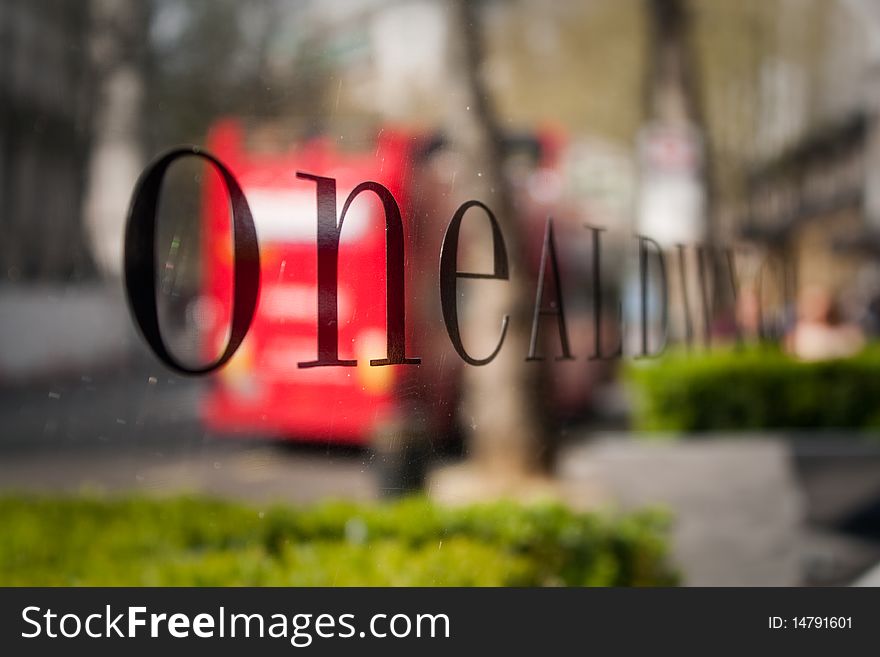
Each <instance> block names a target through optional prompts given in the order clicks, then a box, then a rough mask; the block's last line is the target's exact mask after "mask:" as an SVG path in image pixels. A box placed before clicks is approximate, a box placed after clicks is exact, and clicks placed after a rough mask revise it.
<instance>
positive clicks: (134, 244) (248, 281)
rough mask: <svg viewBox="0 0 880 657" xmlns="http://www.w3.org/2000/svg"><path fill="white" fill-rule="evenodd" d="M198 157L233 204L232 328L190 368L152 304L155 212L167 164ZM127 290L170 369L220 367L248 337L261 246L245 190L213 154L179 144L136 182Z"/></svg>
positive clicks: (127, 246)
mask: <svg viewBox="0 0 880 657" xmlns="http://www.w3.org/2000/svg"><path fill="white" fill-rule="evenodd" d="M190 155H192V156H195V157H200V158H202V159H204V160H207V161H208V162H210V163H211V165H213V167H214V169H215V170H216V171H217V172H218V173H219V174H220V176H221V177H222V178H223V183H224V185H225V187H226V192H227V194H228V195H229V200H230V203H231V205H232V237H233V240H232V242H233V256H234V266H233V296H232V330H231V332H230V335H229V341H228V342H227V343H226V348H225V349H224V350H223V353H222V354H220V356H219V357H218V358H217V360H215V361H213V362H211V363H208V364H207V365H202V366H197V367H189V366H187V365H186V364H184V363H182V362H181V361H180V360H178V359H177V358H176V357H175V356H174V354H172V353H171V351H170V350H169V349H168V347H167V345H166V344H165V341H164V340H163V339H162V332H161V329H160V328H159V313H158V308H157V304H156V258H155V249H156V210H157V207H158V203H159V194H160V192H161V189H162V181H163V180H164V178H165V174H166V172H167V171H168V168H169V167H170V166H171V164H172V163H174V162H175V161H176V160H178V159H180V158H182V157H186V156H190ZM124 269H125V291H126V296H127V298H128V304H129V307H130V309H131V313H132V315H133V317H134V320H135V323H136V324H137V326H138V328H139V329H140V331H141V333H142V334H143V336H144V339H146V341H147V344H149V345H150V348H151V349H152V350H153V353H154V354H156V356H157V357H158V358H159V360H161V361H162V362H163V363H165V364H166V365H167V366H168V367H170V368H171V369H173V370H175V371H177V372H180V373H182V374H207V373H209V372H212V371H214V370H216V369H218V368H220V367H222V366H223V365H224V364H225V363H226V362H227V361H228V360H229V359H230V358H232V355H233V354H234V353H235V351H236V350H237V349H238V347H239V346H240V345H241V342H242V340H244V337H245V335H247V332H248V329H249V328H250V325H251V321H252V320H253V318H254V312H255V310H256V307H257V298H258V296H259V293H260V249H259V245H258V243H257V232H256V229H255V228H254V219H253V216H252V215H251V210H250V207H248V204H247V200H246V199H245V196H244V192H243V191H242V190H241V187H240V186H239V184H238V182H237V181H236V180H235V178H234V177H233V175H232V173H231V172H230V171H229V169H228V168H227V167H226V166H225V165H224V164H223V163H222V162H221V161H220V160H218V159H217V158H216V157H214V156H213V155H211V154H210V153H207V152H205V151H203V150H201V149H200V148H199V147H197V146H182V147H179V148H175V149H173V150H170V151H168V152H167V153H165V154H164V155H161V156H159V157H158V158H157V159H156V160H154V161H153V162H152V163H151V164H150V165H149V166H148V167H147V168H146V170H145V171H144V173H143V174H142V175H141V177H140V179H139V180H138V182H137V185H135V189H134V193H133V195H132V199H131V206H130V207H129V210H128V219H127V221H126V226H125V252H124Z"/></svg>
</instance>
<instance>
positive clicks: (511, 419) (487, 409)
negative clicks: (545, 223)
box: [435, 0, 546, 499]
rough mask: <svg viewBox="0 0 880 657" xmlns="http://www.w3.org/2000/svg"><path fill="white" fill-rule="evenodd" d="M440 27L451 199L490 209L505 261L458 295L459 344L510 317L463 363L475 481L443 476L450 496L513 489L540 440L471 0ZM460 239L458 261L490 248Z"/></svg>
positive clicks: (517, 265)
mask: <svg viewBox="0 0 880 657" xmlns="http://www.w3.org/2000/svg"><path fill="white" fill-rule="evenodd" d="M449 30H450V31H449V45H450V55H451V65H452V76H451V77H452V82H451V85H450V86H451V90H450V91H451V93H450V94H449V96H448V97H449V99H450V102H449V104H450V107H449V132H450V138H451V141H452V147H453V149H454V151H455V153H456V155H457V156H458V158H459V159H458V161H459V163H460V165H459V167H458V169H457V170H456V176H457V183H456V188H457V189H456V192H458V193H460V194H462V196H461V197H460V198H458V199H457V201H462V200H467V199H470V198H473V199H477V200H481V201H483V202H484V203H486V205H487V206H489V208H491V209H492V211H493V213H494V214H495V216H496V218H497V220H498V223H499V225H500V228H501V232H502V233H503V235H504V241H505V245H506V247H507V255H508V262H509V265H510V280H509V281H506V282H504V283H494V282H493V283H487V282H480V283H476V284H475V285H474V286H473V287H471V288H468V289H467V290H466V292H465V295H464V297H463V298H460V299H459V303H460V306H461V307H460V312H461V326H462V334H463V336H464V340H465V342H466V344H474V345H494V344H496V343H497V340H498V338H499V335H500V329H499V327H500V323H501V318H502V317H503V316H504V315H509V316H510V322H509V326H508V330H507V334H506V338H505V341H504V344H503V346H502V348H501V350H500V351H499V353H498V355H497V356H496V358H495V359H494V360H493V361H492V362H491V363H489V364H487V365H483V366H472V365H467V366H465V368H464V374H463V399H462V403H461V407H460V417H461V419H462V424H463V428H464V429H465V432H466V440H467V453H468V456H469V464H468V465H467V466H466V468H470V471H471V479H476V480H478V481H472V482H471V483H472V484H473V486H471V488H470V490H468V486H467V484H464V483H463V482H462V481H461V480H460V479H459V480H457V481H456V482H450V489H452V488H453V487H455V490H450V493H451V494H453V495H454V496H455V497H456V498H459V499H461V498H463V497H468V496H471V497H487V496H488V497H491V496H496V495H508V494H512V493H513V494H516V493H518V492H521V491H519V490H517V489H516V487H517V486H520V485H521V483H522V481H523V479H524V478H535V475H539V474H540V473H541V470H542V465H543V464H544V463H545V461H546V459H544V458H543V457H544V456H545V454H544V452H545V445H546V443H545V441H544V438H545V435H544V428H543V427H542V425H541V422H540V420H539V417H540V415H539V413H538V407H539V403H538V402H539V399H538V396H537V395H538V390H537V385H536V384H537V380H538V379H537V375H538V372H539V364H538V363H534V362H526V360H525V356H526V352H527V345H528V342H529V332H530V329H531V326H530V319H531V305H530V303H529V300H530V299H534V295H535V290H534V283H533V282H531V283H530V282H529V280H528V276H527V272H526V271H525V268H524V263H525V258H524V248H523V225H522V221H521V218H520V217H518V216H517V213H516V207H515V203H514V197H513V193H512V190H511V186H510V182H509V180H508V178H507V176H506V175H505V163H504V139H503V134H502V131H501V128H500V126H499V121H498V117H497V115H496V113H495V108H494V107H493V104H492V102H491V97H490V93H489V91H488V89H487V85H486V82H485V79H484V77H483V67H484V61H485V33H484V30H483V28H482V25H481V20H480V8H479V3H476V2H469V1H468V0H457V1H456V2H455V3H454V5H453V9H452V17H451V23H450V28H449ZM464 194H467V197H465V196H464ZM470 212H473V213H474V215H473V216H472V217H468V218H467V219H466V221H465V223H468V221H472V222H474V223H475V224H477V223H480V222H486V217H485V216H483V215H482V213H481V212H480V211H479V210H476V209H474V210H471V211H470ZM465 234H466V233H465V230H464V229H463V230H462V235H465ZM468 235H469V236H471V237H473V239H469V241H468V242H464V241H463V242H462V244H461V247H460V250H461V253H462V259H463V261H465V262H467V261H468V254H471V255H472V256H474V255H476V254H483V261H484V260H485V254H491V253H492V238H491V234H490V232H489V231H488V230H474V231H472V233H468ZM471 259H473V258H471ZM460 268H463V266H460ZM470 271H474V270H473V269H471V270H470ZM480 356H481V357H483V356H485V354H480ZM435 492H436V491H435Z"/></svg>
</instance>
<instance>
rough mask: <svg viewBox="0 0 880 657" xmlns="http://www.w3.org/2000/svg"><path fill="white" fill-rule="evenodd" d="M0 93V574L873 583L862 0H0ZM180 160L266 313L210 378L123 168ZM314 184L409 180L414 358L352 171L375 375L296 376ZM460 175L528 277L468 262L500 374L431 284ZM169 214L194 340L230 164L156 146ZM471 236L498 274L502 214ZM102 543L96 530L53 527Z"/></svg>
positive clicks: (215, 186) (353, 290)
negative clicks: (156, 323)
mask: <svg viewBox="0 0 880 657" xmlns="http://www.w3.org/2000/svg"><path fill="white" fill-rule="evenodd" d="M0 117H2V120H0V222H2V223H0V225H2V226H3V229H2V239H0V495H2V498H0V514H2V515H0V524H2V525H3V526H4V527H5V529H4V530H3V532H2V534H3V537H2V538H0V542H3V543H4V544H3V546H2V547H0V583H4V582H5V583H17V584H28V583H46V584H78V583H96V582H97V583H122V584H126V583H133V584H139V583H144V584H155V583H159V584H165V583H177V584H180V583H183V584H189V583H196V584H200V583H201V584H241V583H244V584H247V583H256V584H264V583H278V584H310V583H311V584H348V583H356V584H412V583H415V584H427V585H430V584H444V583H453V584H456V583H457V584H490V585H497V584H529V585H532V584H581V585H592V584H621V585H642V584H647V585H650V584H669V583H673V582H678V583H682V584H686V585H713V584H715V585H774V586H775V585H798V584H819V585H826V584H829V585H839V584H851V583H880V579H878V577H880V575H878V574H877V573H878V572H880V571H873V572H872V569H873V568H874V566H875V564H876V563H877V562H878V561H880V441H878V437H877V430H878V427H880V348H878V346H877V345H876V340H877V337H878V334H880V266H878V255H880V122H878V121H880V118H878V117H880V8H878V6H877V5H876V3H873V2H871V0H834V1H832V0H827V1H826V0H770V1H766V0H746V1H742V2H728V1H724V0H699V1H698V0H583V1H576V0H569V1H563V0H556V1H550V2H547V1H539V0H474V1H472V2H467V1H465V0H349V1H343V0H339V1H336V0H333V1H323V2H319V1H317V0H308V1H303V2H294V1H284V0H254V1H253V2H248V3H243V2H236V1H235V0H214V1H211V2H208V1H207V0H150V1H147V2H140V3H133V2H128V3H127V2H121V1H115V0H88V1H86V2H74V1H72V0H70V1H64V0H56V1H52V0H41V1H36V2H35V1H33V0H6V2H3V3H2V4H0ZM182 144H192V145H196V146H198V147H200V148H202V149H205V150H206V151H208V152H210V153H213V154H214V155H215V156H217V157H218V158H219V159H220V160H221V161H222V162H223V163H225V165H226V166H228V168H229V169H230V170H231V171H232V172H233V173H234V174H235V176H236V178H237V180H238V182H239V183H240V184H241V186H242V188H243V190H244V193H245V195H246V198H247V200H248V204H249V206H250V209H251V211H252V214H253V221H254V224H255V227H256V230H257V235H258V238H259V243H260V255H261V280H262V282H261V292H260V301H259V306H258V309H257V312H256V316H255V318H254V321H253V324H252V326H251V329H250V332H249V333H248V336H247V338H246V339H245V341H244V343H243V344H242V345H241V347H240V348H239V350H238V351H237V353H236V354H235V356H234V357H233V358H232V360H231V361H230V362H229V363H228V365H226V366H225V367H224V368H222V369H221V370H220V371H218V372H216V373H213V374H210V375H208V376H203V377H194V376H189V377H187V376H179V375H177V374H174V373H173V372H171V370H169V369H168V368H167V367H165V366H164V365H163V364H162V363H161V362H159V360H158V359H157V358H156V357H155V355H154V354H152V353H151V352H150V350H149V349H148V347H147V346H146V343H145V342H144V341H143V340H142V338H141V336H140V335H139V334H138V331H137V328H136V325H135V323H134V321H133V319H132V317H131V315H130V313H129V310H128V304H127V301H126V298H125V293H124V286H123V265H124V263H123V259H122V254H123V248H122V245H123V238H124V231H125V222H126V216H127V211H128V207H129V203H130V201H131V197H132V192H133V190H134V188H135V185H136V182H137V180H138V177H139V175H140V174H141V172H142V171H143V170H144V169H145V167H147V165H148V164H149V162H151V161H152V160H154V159H155V158H156V157H157V156H159V155H160V154H161V153H163V152H165V151H167V150H169V149H170V148H172V147H175V146H179V145H182ZM297 172H305V173H308V174H311V175H316V176H325V177H332V178H334V179H336V181H337V183H336V184H337V210H341V208H342V204H343V203H344V201H345V199H346V198H347V197H348V195H349V193H350V192H351V190H352V189H354V187H356V186H357V185H358V184H359V183H361V182H363V181H368V180H369V181H377V182H380V183H381V184H382V185H384V186H385V187H387V188H388V189H390V190H391V192H392V193H393V194H394V197H395V199H396V200H397V203H398V204H399V206H400V209H401V212H402V216H403V225H404V233H405V254H406V277H405V280H406V322H407V331H406V334H407V350H408V352H409V354H408V355H412V356H418V357H420V358H421V364H419V365H418V366H415V365H407V366H390V367H370V366H369V361H370V359H381V358H384V357H385V356H386V352H385V349H386V326H385V324H386V314H387V309H386V298H385V283H386V271H385V239H384V236H385V233H384V230H383V226H384V223H383V221H384V220H383V216H382V207H381V204H380V203H379V202H378V201H377V199H376V198H375V197H374V196H371V195H370V194H369V193H364V194H362V195H361V196H358V197H357V201H355V202H353V204H352V206H351V210H350V212H349V213H348V215H347V216H346V218H345V224H344V229H343V231H342V233H341V234H342V238H341V244H340V248H339V323H338V331H339V357H340V358H342V359H352V360H356V361H357V365H356V366H355V367H331V368H309V369H303V368H300V367H298V365H297V364H298V363H300V362H305V361H311V360H314V359H315V358H316V356H317V346H316V337H317V329H316V322H317V273H316V257H317V256H316V248H315V240H316V233H317V228H316V225H317V224H316V202H315V183H314V182H313V181H311V180H308V179H304V178H302V177H299V178H298V177H297ZM471 199H476V200H479V201H482V202H483V203H485V204H486V206H487V207H488V208H490V209H491V211H492V212H493V213H494V215H495V216H496V218H497V221H498V224H499V227H500V229H501V232H502V234H503V236H504V242H505V246H506V252H507V257H508V260H509V269H510V272H509V273H510V276H509V280H479V279H460V280H459V281H458V287H457V290H456V299H457V303H458V305H457V309H458V314H459V317H458V319H459V321H460V325H461V333H462V341H463V347H464V349H466V351H467V352H468V353H469V354H470V355H471V356H473V357H474V358H475V359H481V358H485V357H486V356H488V355H489V354H491V353H492V352H493V349H494V348H495V346H496V345H497V344H498V341H499V336H500V335H501V327H502V317H504V316H508V317H509V324H508V326H507V329H506V333H505V334H504V342H503V344H502V346H501V348H500V350H499V351H498V354H497V356H496V357H495V358H494V360H492V361H491V362H490V363H488V364H486V365H482V366H477V365H471V364H467V363H465V362H464V361H463V359H462V358H461V357H460V356H459V354H457V353H456V350H455V348H454V346H453V344H452V342H451V341H450V338H449V336H448V335H447V328H446V326H445V324H444V317H443V314H442V312H441V303H440V291H439V275H438V270H439V261H440V250H441V244H442V242H443V238H444V234H445V231H446V227H447V224H448V223H449V221H450V219H451V218H452V216H453V214H454V213H455V211H456V209H457V208H458V207H459V206H460V205H461V204H462V203H464V202H466V201H468V200H471ZM548 218H552V239H549V237H548V235H549V233H548ZM157 221H158V236H157V240H156V244H155V245H154V252H155V259H156V263H157V280H156V296H157V299H158V305H159V318H160V324H161V326H162V330H163V335H164V338H165V340H166V342H167V344H168V345H169V347H170V348H171V350H172V351H173V353H174V354H175V355H176V357H178V358H179V359H180V360H181V361H182V362H184V363H187V364H189V365H191V366H198V365H200V364H205V363H207V362H209V361H211V360H213V359H215V358H216V357H217V355H218V354H219V353H220V352H221V351H222V350H223V347H224V345H225V342H226V339H227V334H228V332H229V323H230V315H231V300H232V294H233V278H232V264H233V245H232V233H231V223H230V210H229V205H228V201H227V196H226V193H225V190H224V187H223V184H222V180H221V178H220V176H219V175H218V173H217V171H216V170H214V169H212V168H211V167H210V166H208V165H207V164H206V163H205V162H204V161H202V160H199V159H196V158H186V159H183V160H180V161H178V162H176V163H175V164H174V165H172V167H171V168H170V170H169V172H168V175H167V176H166V178H165V181H164V185H163V188H162V198H161V201H160V203H159V207H158V212H157ZM639 235H641V236H645V237H647V238H650V242H647V241H644V240H643V241H642V242H640V241H639V239H638V238H637V236H639ZM548 240H549V241H548ZM640 244H641V246H642V247H643V248H644V252H643V254H642V256H644V257H641V256H640V251H639V247H640ZM551 245H552V253H551V249H550V247H551ZM147 246H149V245H147ZM457 253H458V261H459V263H458V268H459V271H463V272H465V271H466V272H482V273H487V274H491V273H492V272H493V265H495V264H496V263H495V262H494V261H493V258H492V253H493V235H492V232H491V231H490V224H489V223H488V220H487V217H486V213H485V212H484V211H483V210H480V209H478V208H472V209H471V210H469V211H468V213H467V215H466V219H465V220H464V222H463V225H462V230H461V239H460V247H459V249H458V251H457ZM660 254H662V258H663V263H664V268H663V272H664V276H661V269H660V267H659V266H658V257H659V255H660ZM542 256H543V258H542ZM551 256H553V257H551ZM554 259H555V261H556V263H555V264H556V265H557V266H558V272H559V273H558V277H557V276H556V274H555V272H554V269H553V263H552V262H551V260H554ZM640 265H641V269H640ZM597 274H598V276H597ZM539 281H542V282H543V285H539ZM664 290H665V292H664ZM644 356H648V357H644ZM183 494H186V495H196V496H198V500H199V501H193V500H191V499H181V498H180V495H183ZM411 496H414V497H415V498H416V499H415V500H409V501H404V502H403V506H400V505H399V504H400V503H399V502H398V503H395V502H394V501H393V500H394V499H396V498H408V497H411ZM327 500H343V501H346V503H351V504H354V506H341V507H332V508H329V507H325V506H321V505H322V504H323V503H325V502H326V501H327ZM499 500H504V502H503V503H502V504H505V505H506V506H490V507H487V508H484V507H480V508H481V509H483V510H482V511H476V512H474V513H477V514H478V515H475V516H468V515H467V513H468V511H467V509H469V508H471V506H470V505H473V504H493V503H497V502H498V501H499ZM200 504H201V505H204V506H199V505H200ZM275 504H278V505H281V506H271V505H275ZM395 504H397V506H395ZM535 504H538V507H534V506H533V505H535ZM163 505H164V506H163ZM188 505H193V506H188ZM315 505H318V506H317V507H316V506H315ZM646 508H647V509H653V510H651V511H649V512H648V513H649V515H648V516H642V515H638V514H641V513H643V511H642V510H643V509H646ZM328 509H329V510H328ZM462 509H464V510H462ZM536 509H537V510H536ZM383 513H384V514H387V515H382V514H383ZM456 513H462V514H464V515H463V516H462V517H459V516H457V515H455V514H456ZM480 513H482V514H484V515H479V514H480ZM286 514H293V515H290V516H288V515H286ZM296 514H303V515H301V516H298V515H296ZM308 514H316V515H314V516H310V515H308ZM322 514H323V515H322ZM529 514H532V515H529ZM631 514H636V515H631ZM651 514H653V515H651ZM190 516H192V517H195V516H198V517H199V518H200V520H198V522H196V521H192V522H193V523H194V525H193V526H192V527H189V526H188V524H187V523H188V522H190V520H187V518H188V517H190ZM316 518H317V519H316ZM462 518H464V519H462ZM264 520H265V521H266V522H263V521H264ZM269 521H271V523H270V522H269ZM322 522H324V523H326V527H328V528H331V527H332V529H327V532H328V533H326V534H321V532H320V531H318V530H316V529H315V527H316V526H325V525H321V524H320V523H322ZM315 523H317V525H316V524H315ZM593 523H599V524H593ZM600 525H601V528H600ZM135 526H137V527H140V529H138V530H137V532H135V534H136V535H135V536H134V538H131V539H130V542H131V544H129V543H126V544H125V547H124V548H123V547H121V543H118V542H117V540H121V539H118V536H117V534H118V535H123V534H125V535H128V534H129V533H132V532H134V529H133V528H134V527H135ZM414 527H415V528H419V527H421V529H414ZM516 527H519V528H520V529H521V532H520V533H517V531H519V530H515V528H516ZM545 529H546V531H545ZM114 532H116V533H114ZM154 532H155V533H154ZM542 532H543V533H542ZM397 535H400V536H402V538H399V539H393V540H392V538H391V537H393V536H397ZM599 535H601V539H600V538H596V536H599ZM147 536H149V538H147ZM181 536H197V537H201V538H193V539H191V540H190V539H182V538H181ZM218 536H223V537H226V538H218ZM573 536H576V537H577V538H572V537H573ZM279 537H280V538H279ZM331 537H332V538H331ZM413 537H418V538H413ZM487 537H489V538H487ZM435 539H436V540H435ZM126 540H128V539H126ZM398 540H399V544H398V543H397V542H395V541H398ZM46 541H48V542H50V543H51V544H52V546H51V547H46V548H41V549H39V550H37V549H35V548H34V546H35V545H37V544H40V543H42V542H46ZM90 541H94V545H98V546H105V549H106V550H107V553H106V554H107V555H108V556H106V558H102V559H103V560H102V561H96V562H94V563H85V562H83V561H81V560H77V559H75V558H73V557H72V556H71V555H69V554H67V553H66V550H67V548H65V547H63V545H64V544H67V543H69V544H70V545H72V546H87V545H89V544H90ZM188 541H189V542H188ZM199 541H204V544H203V543H200V542H199ZM211 541H216V542H215V543H212V542H211ZM437 541H439V547H438V545H437ZM444 541H446V542H445V543H444ZM337 544H338V546H337ZM429 544H430V550H429V547H428V546H429ZM413 545H415V546H416V547H413ZM218 546H219V547H218ZM230 546H232V547H230ZM279 546H281V547H279ZM314 546H317V547H314ZM334 546H335V547H334ZM402 546H403V547H402ZM406 546H408V547H406ZM444 546H445V547H444ZM566 546H567V547H566ZM621 546H624V547H621ZM69 549H70V550H71V551H72V550H74V547H71V548H69ZM114 549H115V550H118V552H113V550H114ZM667 549H668V553H667ZM126 550H129V551H128V552H127V551H126ZM199 550H202V552H199ZM211 550H214V551H211ZM235 550H239V551H238V552H235ZM310 550H311V551H310ZM435 550H436V551H438V552H439V555H435V554H434V551H435ZM444 550H446V552H444ZM557 550H558V551H559V555H557V556H558V559H556V557H554V558H545V557H546V554H548V553H552V554H556V551H557ZM591 550H592V551H591ZM547 551H549V552H547ZM233 552H234V554H233ZM114 554H116V555H117V556H116V557H114V556H113V555H114ZM199 555H202V556H199ZM609 555H610V556H609ZM554 559H556V560H554ZM123 561H125V563H126V564H128V565H126V566H125V567H121V566H120V564H121V563H122V562H123ZM465 563H467V564H469V565H467V566H466V565H463V564H465ZM538 563H540V564H541V566H540V567H538V566H536V564H538ZM548 563H550V564H555V565H551V566H548V565H547V564H548ZM340 564H342V565H340ZM490 564H491V567H490ZM560 564H561V565H560ZM557 566H558V571H554V570H553V568H556V567H557ZM337 567H339V568H342V570H343V571H346V570H350V571H352V573H360V575H355V574H353V575H351V576H350V577H349V578H348V579H346V576H345V575H344V574H343V575H342V576H341V577H342V579H341V580H339V579H338V577H340V576H339V574H338V572H337V570H334V568H337ZM334 573H336V574H334ZM481 573H482V574H481ZM572 573H575V574H572Z"/></svg>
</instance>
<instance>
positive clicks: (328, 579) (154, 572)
mask: <svg viewBox="0 0 880 657" xmlns="http://www.w3.org/2000/svg"><path fill="white" fill-rule="evenodd" d="M0 522H2V531H3V539H2V541H0V585H8V586H24V585H26V586H39V585H46V586H56V585H109V586H114V585H157V586H165V585H175V586H187V585H196V586H227V585H256V586H261V585H272V586H300V585H308V586H442V585H452V586H456V585H457V586H542V585H576V586H581V585H587V586H592V585H597V586H601V585H612V586H650V585H669V584H674V583H675V582H676V576H675V574H674V572H673V570H672V569H671V568H670V566H669V562H668V559H667V546H666V532H667V525H668V522H667V519H666V517H665V516H664V515H663V514H661V513H658V512H638V513H634V514H629V515H623V516H614V517H612V516H609V515H605V514H595V513H589V514H579V513H574V512H572V511H570V510H568V509H566V508H564V507H562V506H560V505H542V506H530V507H523V506H518V505H514V504H512V503H501V504H493V505H488V506H474V507H468V508H460V509H448V508H443V507H438V506H436V505H433V504H431V503H429V502H427V501H425V500H423V499H409V500H403V501H401V502H397V503H395V504H392V505H384V506H363V505H361V506H359V505H354V504H348V503H331V504H324V505H320V506H317V507H313V508H309V509H294V508H290V507H286V506H271V507H265V508H255V507H250V506H245V505H242V504H237V503H232V502H223V501H217V500H208V499H202V498H173V499H165V500H156V499H146V498H131V499H99V498H73V499H69V498H29V497H5V498H0Z"/></svg>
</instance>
